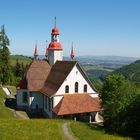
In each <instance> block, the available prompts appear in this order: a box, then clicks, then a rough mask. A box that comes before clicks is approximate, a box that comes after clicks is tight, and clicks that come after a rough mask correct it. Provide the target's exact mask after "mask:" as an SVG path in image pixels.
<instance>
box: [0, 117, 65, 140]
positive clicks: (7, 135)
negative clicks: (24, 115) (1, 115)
mask: <svg viewBox="0 0 140 140" xmlns="http://www.w3.org/2000/svg"><path fill="white" fill-rule="evenodd" d="M61 127H62V121H60V120H49V119H44V120H43V119H32V120H20V119H15V120H14V119H12V120H6V119H3V120H0V139H1V140H7V139H13V140H19V139H20V140H26V139H30V140H39V139H41V140H65V137H64V134H63V131H62V128H61Z"/></svg>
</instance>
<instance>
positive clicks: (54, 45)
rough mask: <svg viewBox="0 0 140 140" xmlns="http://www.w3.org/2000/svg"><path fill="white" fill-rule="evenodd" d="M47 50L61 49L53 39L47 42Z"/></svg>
mask: <svg viewBox="0 0 140 140" xmlns="http://www.w3.org/2000/svg"><path fill="white" fill-rule="evenodd" d="M48 50H63V49H62V45H61V44H60V43H59V42H56V41H53V42H51V43H50V44H49V48H48Z"/></svg>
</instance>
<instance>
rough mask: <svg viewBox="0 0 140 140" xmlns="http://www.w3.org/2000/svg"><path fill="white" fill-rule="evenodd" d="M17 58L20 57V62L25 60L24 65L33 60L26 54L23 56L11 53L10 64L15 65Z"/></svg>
mask: <svg viewBox="0 0 140 140" xmlns="http://www.w3.org/2000/svg"><path fill="white" fill-rule="evenodd" d="M17 59H18V61H19V63H22V62H23V64H24V65H26V64H30V62H31V61H32V60H31V59H30V58H28V57H26V56H22V55H11V56H10V64H11V65H12V66H15V64H16V60H17Z"/></svg>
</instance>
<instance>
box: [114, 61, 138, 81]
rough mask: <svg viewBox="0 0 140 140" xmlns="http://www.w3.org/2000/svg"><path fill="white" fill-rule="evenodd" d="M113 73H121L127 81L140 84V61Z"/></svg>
mask: <svg viewBox="0 0 140 140" xmlns="http://www.w3.org/2000/svg"><path fill="white" fill-rule="evenodd" d="M113 73H120V74H122V75H124V76H125V78H126V79H128V80H130V81H132V82H135V83H137V84H140V60H137V61H135V62H134V63H131V64H129V65H126V66H123V67H121V68H119V69H117V70H115V71H114V72H113Z"/></svg>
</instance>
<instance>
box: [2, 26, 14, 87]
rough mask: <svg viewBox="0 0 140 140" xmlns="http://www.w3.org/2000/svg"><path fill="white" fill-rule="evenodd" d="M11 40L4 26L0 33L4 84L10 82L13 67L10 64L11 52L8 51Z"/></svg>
mask: <svg viewBox="0 0 140 140" xmlns="http://www.w3.org/2000/svg"><path fill="white" fill-rule="evenodd" d="M8 45H9V39H8V37H7V35H6V33H5V29H4V26H2V28H1V31H0V80H1V83H2V84H6V83H8V82H9V81H10V77H11V67H10V64H9V59H10V51H9V49H8V47H7V46H8Z"/></svg>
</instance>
